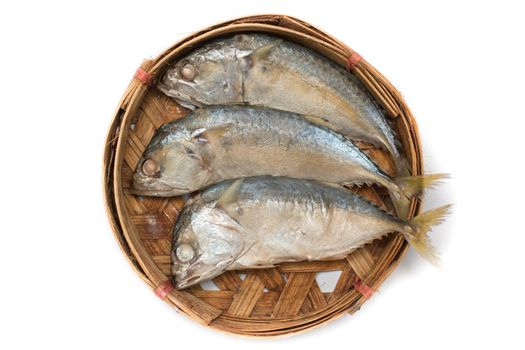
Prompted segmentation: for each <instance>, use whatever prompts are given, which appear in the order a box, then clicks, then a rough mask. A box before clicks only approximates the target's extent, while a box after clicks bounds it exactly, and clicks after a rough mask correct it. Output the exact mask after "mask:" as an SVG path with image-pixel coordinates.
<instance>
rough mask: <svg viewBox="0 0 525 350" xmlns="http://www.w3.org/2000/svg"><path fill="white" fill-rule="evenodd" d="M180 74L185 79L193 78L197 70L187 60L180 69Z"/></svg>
mask: <svg viewBox="0 0 525 350" xmlns="http://www.w3.org/2000/svg"><path fill="white" fill-rule="evenodd" d="M179 73H180V76H181V78H182V79H184V80H188V81H189V80H193V78H195V76H196V75H197V70H196V69H195V66H194V65H193V64H192V63H191V62H185V63H183V64H182V65H181V67H180V70H179Z"/></svg>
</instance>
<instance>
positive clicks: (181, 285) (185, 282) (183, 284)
mask: <svg viewBox="0 0 525 350" xmlns="http://www.w3.org/2000/svg"><path fill="white" fill-rule="evenodd" d="M200 278H201V276H200V275H197V276H192V277H190V278H187V277H186V278H183V279H181V280H177V279H176V278H175V277H172V280H173V285H174V286H175V288H177V289H185V288H188V287H190V286H192V285H194V284H196V283H197V282H200Z"/></svg>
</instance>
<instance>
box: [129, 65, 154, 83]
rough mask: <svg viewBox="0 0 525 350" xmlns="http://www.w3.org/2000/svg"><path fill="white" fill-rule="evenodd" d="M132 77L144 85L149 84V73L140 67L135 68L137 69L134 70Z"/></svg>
mask: <svg viewBox="0 0 525 350" xmlns="http://www.w3.org/2000/svg"><path fill="white" fill-rule="evenodd" d="M133 77H134V78H135V79H137V80H139V81H140V82H141V83H142V84H144V85H147V86H149V85H150V83H151V74H149V73H148V72H146V71H145V70H144V69H142V68H141V67H139V68H137V70H136V71H135V75H134V76H133Z"/></svg>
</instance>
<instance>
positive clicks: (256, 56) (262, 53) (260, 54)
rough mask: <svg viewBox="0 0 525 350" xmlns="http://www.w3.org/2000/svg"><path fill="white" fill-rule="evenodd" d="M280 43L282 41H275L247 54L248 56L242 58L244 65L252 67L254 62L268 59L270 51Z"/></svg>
mask: <svg viewBox="0 0 525 350" xmlns="http://www.w3.org/2000/svg"><path fill="white" fill-rule="evenodd" d="M282 42H283V41H282V40H275V41H273V42H271V43H269V44H266V45H264V46H262V47H260V48H258V49H256V50H255V51H253V52H252V53H251V54H249V55H248V56H246V57H245V58H244V61H245V63H246V64H247V65H248V66H250V67H252V66H253V65H254V64H255V63H256V62H258V61H261V60H264V59H266V58H268V56H269V55H270V53H271V52H272V50H273V49H274V48H276V47H277V46H279V45H280V44H281V43H282Z"/></svg>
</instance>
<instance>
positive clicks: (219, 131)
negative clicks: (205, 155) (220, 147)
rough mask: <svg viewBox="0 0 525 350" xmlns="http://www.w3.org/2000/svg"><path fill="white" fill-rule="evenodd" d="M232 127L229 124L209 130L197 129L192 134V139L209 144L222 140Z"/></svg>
mask: <svg viewBox="0 0 525 350" xmlns="http://www.w3.org/2000/svg"><path fill="white" fill-rule="evenodd" d="M230 126H231V124H230V123H228V124H224V125H220V126H217V127H214V128H209V129H205V128H200V129H196V130H194V131H193V132H192V133H191V135H190V137H191V138H192V139H193V140H196V141H198V142H203V143H208V142H211V141H215V140H218V139H220V138H222V137H223V136H224V134H226V132H227V131H228V130H229V128H230Z"/></svg>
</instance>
